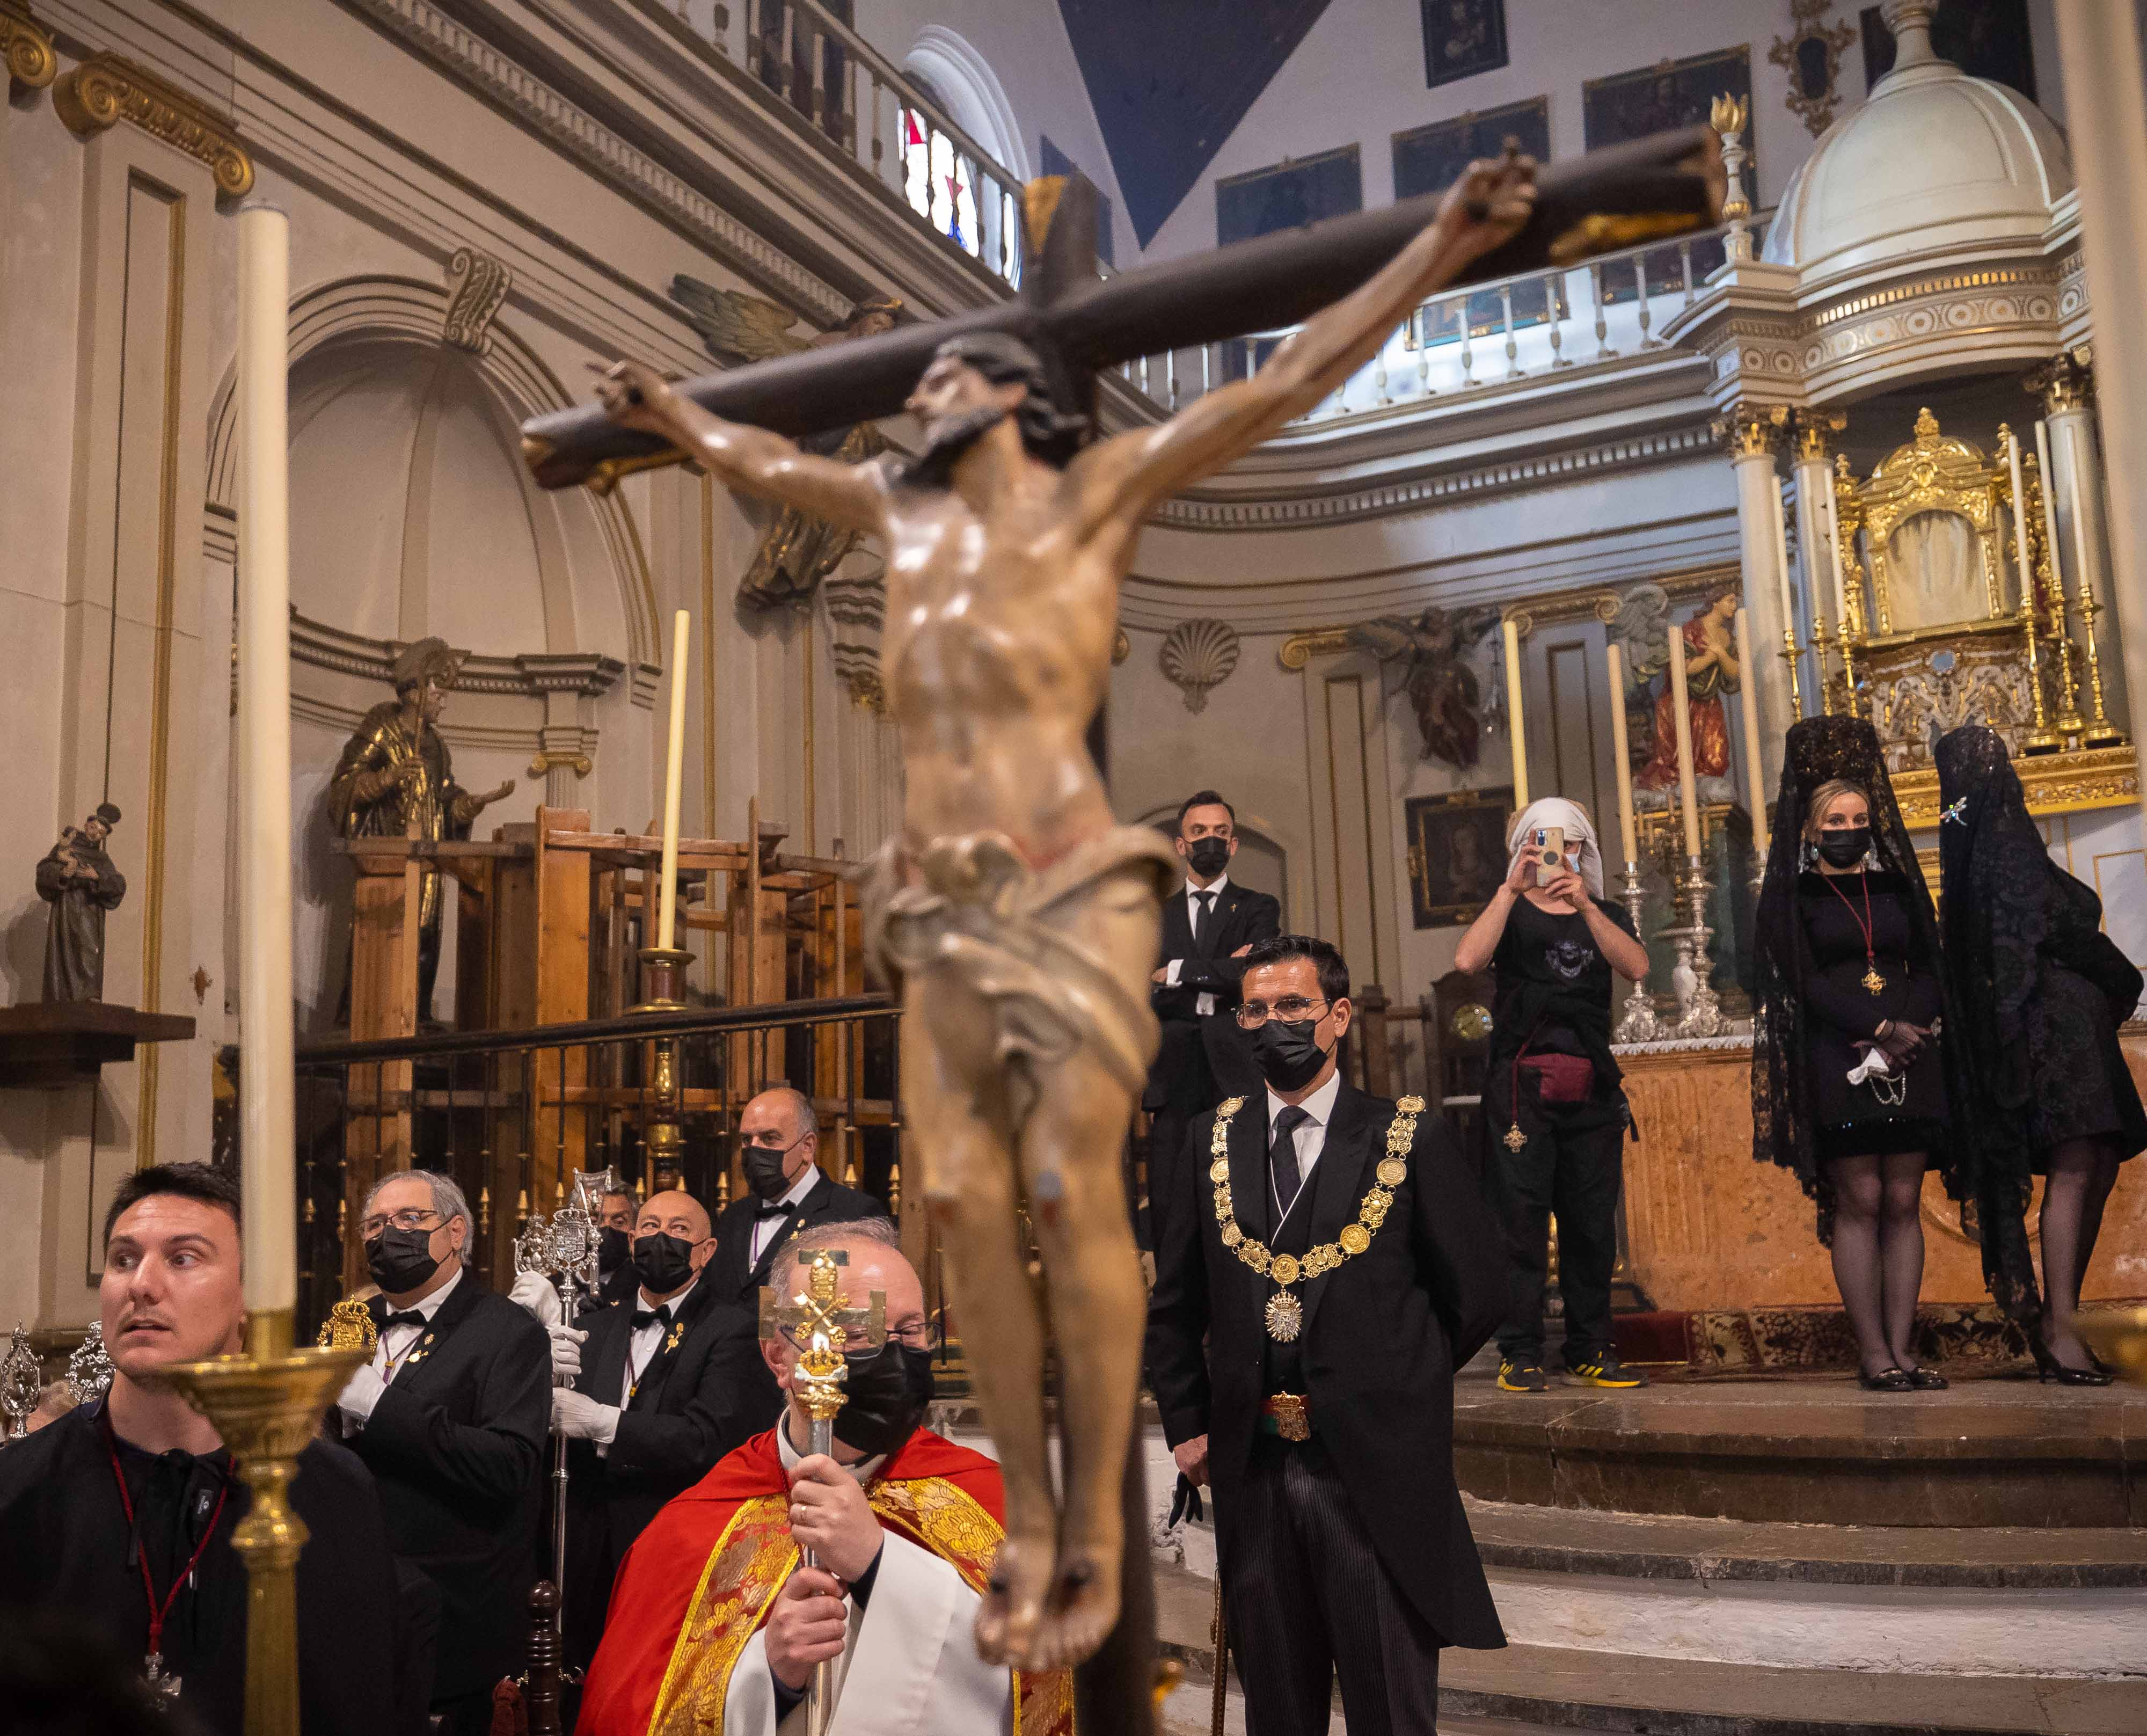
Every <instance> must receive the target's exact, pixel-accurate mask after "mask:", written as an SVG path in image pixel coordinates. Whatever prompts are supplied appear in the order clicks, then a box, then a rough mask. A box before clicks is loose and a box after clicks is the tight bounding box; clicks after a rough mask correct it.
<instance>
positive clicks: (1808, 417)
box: [1789, 410, 1849, 463]
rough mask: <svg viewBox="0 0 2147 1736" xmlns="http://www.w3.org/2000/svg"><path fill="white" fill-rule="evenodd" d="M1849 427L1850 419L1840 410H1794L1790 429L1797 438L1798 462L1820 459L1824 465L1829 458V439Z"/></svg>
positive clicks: (1791, 413)
mask: <svg viewBox="0 0 2147 1736" xmlns="http://www.w3.org/2000/svg"><path fill="white" fill-rule="evenodd" d="M1848 426H1849V418H1848V417H1847V415H1845V414H1844V413H1843V412H1841V411H1839V410H1792V411H1791V412H1790V413H1789V427H1790V429H1791V431H1792V432H1793V433H1794V434H1795V436H1796V443H1797V462H1798V463H1808V462H1809V461H1810V460H1812V459H1814V458H1815V459H1818V460H1819V462H1821V463H1824V462H1825V459H1826V457H1827V441H1828V437H1829V435H1833V434H1838V433H1840V432H1841V431H1842V430H1843V429H1844V428H1847V427H1848Z"/></svg>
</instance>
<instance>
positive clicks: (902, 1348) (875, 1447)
mask: <svg viewBox="0 0 2147 1736" xmlns="http://www.w3.org/2000/svg"><path fill="white" fill-rule="evenodd" d="M843 1360H844V1361H845V1362H846V1363H848V1370H849V1372H848V1374H847V1375H846V1376H845V1377H844V1378H843V1408H841V1409H840V1410H838V1411H837V1412H836V1413H835V1438H836V1439H837V1440H838V1441H840V1442H841V1443H843V1445H844V1446H845V1447H849V1448H854V1449H855V1450H856V1451H858V1452H859V1453H863V1454H864V1455H865V1456H866V1457H867V1458H872V1457H873V1456H875V1455H877V1454H878V1453H892V1452H893V1451H894V1449H895V1448H897V1447H899V1446H900V1445H901V1444H902V1443H903V1442H904V1441H906V1440H908V1438H910V1436H912V1435H913V1434H914V1433H917V1431H918V1428H919V1427H920V1426H921V1425H922V1424H923V1421H924V1415H925V1413H926V1411H927V1410H928V1409H929V1408H931V1404H932V1353H931V1352H930V1351H928V1350H913V1349H911V1348H910V1347H909V1346H908V1345H907V1344H905V1343H902V1341H901V1340H900V1339H898V1338H889V1339H888V1341H887V1342H886V1343H884V1344H883V1345H881V1346H880V1348H878V1350H875V1351H874V1352H873V1353H872V1354H871V1355H870V1356H852V1357H846V1358H843Z"/></svg>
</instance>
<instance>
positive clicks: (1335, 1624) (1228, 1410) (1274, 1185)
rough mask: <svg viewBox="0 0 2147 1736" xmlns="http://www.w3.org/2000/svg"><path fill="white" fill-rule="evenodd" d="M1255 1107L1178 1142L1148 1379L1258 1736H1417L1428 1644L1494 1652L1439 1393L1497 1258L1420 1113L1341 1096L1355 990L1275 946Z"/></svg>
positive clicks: (1306, 953) (1253, 1021)
mask: <svg viewBox="0 0 2147 1736" xmlns="http://www.w3.org/2000/svg"><path fill="white" fill-rule="evenodd" d="M1242 994H1243V998H1242V1001H1241V1003H1240V1005H1239V1009H1238V1015H1237V1016H1238V1022H1239V1023H1240V1024H1241V1025H1244V1027H1245V1028H1247V1029H1248V1030H1249V1032H1250V1033H1251V1035H1252V1039H1253V1053H1254V1057H1255V1058H1256V1059H1257V1061H1258V1063H1259V1068H1260V1073H1261V1074H1262V1078H1263V1084H1262V1087H1261V1089H1260V1090H1259V1093H1257V1094H1248V1095H1246V1096H1244V1097H1231V1098H1224V1100H1223V1102H1222V1103H1219V1104H1218V1105H1217V1106H1216V1108H1215V1111H1214V1113H1213V1114H1212V1115H1208V1116H1204V1117H1202V1118H1201V1119H1200V1120H1199V1121H1197V1122H1195V1123H1194V1127H1193V1140H1192V1145H1191V1149H1193V1150H1194V1151H1196V1152H1197V1153H1199V1155H1200V1157H1201V1158H1204V1160H1205V1163H1204V1167H1202V1168H1198V1169H1195V1168H1193V1167H1191V1166H1189V1167H1188V1168H1187V1171H1186V1173H1185V1174H1184V1177H1183V1178H1182V1182H1183V1185H1182V1188H1181V1190H1180V1193H1179V1198H1177V1199H1176V1200H1175V1201H1174V1203H1173V1210H1172V1212H1171V1214H1170V1218H1169V1225H1170V1239H1169V1241H1168V1242H1167V1243H1165V1244H1164V1248H1163V1250H1162V1253H1160V1255H1159V1258H1158V1259H1157V1262H1156V1284H1155V1291H1154V1295H1153V1296H1152V1297H1151V1298H1150V1301H1149V1329H1148V1362H1149V1383H1150V1385H1151V1386H1152V1387H1153V1388H1154V1392H1155V1397H1156V1403H1157V1406H1158V1407H1159V1409H1160V1410H1161V1412H1162V1413H1163V1425H1164V1434H1165V1437H1166V1438H1168V1439H1169V1442H1170V1444H1171V1450H1172V1454H1173V1456H1174V1458H1176V1460H1177V1462H1178V1468H1179V1471H1180V1473H1183V1474H1184V1476H1186V1477H1187V1478H1190V1479H1191V1480H1192V1481H1194V1483H1206V1482H1209V1481H1210V1480H1211V1479H1212V1481H1213V1482H1214V1485H1215V1490H1216V1498H1215V1523H1216V1543H1217V1548H1218V1553H1219V1563H1220V1575H1221V1579H1222V1586H1223V1598H1224V1608H1225V1610H1226V1612H1227V1615H1228V1621H1229V1633H1230V1638H1231V1643H1232V1647H1233V1649H1234V1653H1235V1654H1236V1657H1237V1661H1238V1669H1239V1674H1240V1676H1241V1677H1242V1678H1243V1679H1244V1687H1245V1700H1246V1703H1247V1704H1248V1705H1249V1706H1251V1707H1253V1708H1256V1710H1255V1713H1254V1728H1255V1729H1256V1730H1257V1731H1259V1733H1260V1736H1324V1733H1325V1731H1326V1730H1327V1729H1328V1728H1329V1718H1330V1715H1331V1712H1332V1701H1333V1693H1334V1683H1335V1681H1336V1679H1337V1678H1339V1681H1340V1684H1341V1691H1342V1703H1343V1709H1344V1718H1345V1719H1346V1721H1347V1722H1348V1723H1349V1728H1352V1729H1358V1728H1364V1729H1374V1730H1386V1731H1390V1732H1392V1733H1394V1736H1433V1733H1434V1719H1435V1717H1436V1714H1437V1712H1438V1705H1439V1648H1441V1647H1442V1646H1449V1645H1462V1646H1471V1647H1479V1648H1484V1647H1494V1646H1500V1645H1503V1644H1504V1643H1505V1637H1504V1633H1502V1632H1501V1630H1500V1628H1499V1617H1498V1612H1497V1611H1496V1610H1495V1609H1494V1608H1493V1607H1492V1603H1491V1595H1490V1590H1489V1587H1488V1586H1487V1585H1486V1584H1485V1583H1484V1570H1483V1568H1482V1566H1481V1564H1480V1563H1479V1561H1478V1559H1477V1555H1476V1546H1475V1543H1474V1539H1473V1538H1471V1536H1470V1535H1469V1521H1468V1518H1467V1516H1466V1515H1465V1514H1464V1513H1463V1511H1462V1507H1461V1496H1460V1492H1459V1488H1457V1487H1456V1485H1455V1483H1454V1432H1453V1419H1454V1369H1455V1368H1458V1367H1459V1366H1460V1365H1461V1364H1463V1363H1466V1362H1467V1361H1468V1360H1469V1358H1470V1357H1472V1356H1474V1354H1475V1353H1476V1352H1477V1350H1478V1349H1479V1348H1480V1347H1481V1346H1482V1344H1483V1343H1484V1340H1485V1339H1486V1338H1489V1336H1490V1334H1491V1330H1492V1328H1493V1327H1494V1325H1495V1324H1496V1323H1497V1321H1498V1318H1499V1311H1500V1305H1501V1303H1503V1301H1504V1281H1503V1280H1504V1268H1503V1265H1502V1261H1501V1253H1502V1248H1503V1243H1502V1241H1501V1238H1500V1236H1499V1230H1498V1228H1497V1223H1496V1220H1495V1219H1494V1217H1493V1216H1492V1214H1491V1212H1490V1210H1489V1207H1488V1206H1487V1205H1486V1204H1485V1203H1484V1196H1483V1191H1482V1184H1481V1182H1480V1179H1479V1176H1478V1175H1477V1173H1476V1170H1475V1167H1474V1164H1473V1163H1471V1162H1470V1161H1469V1158H1468V1156H1467V1154H1466V1153H1464V1151H1463V1150H1462V1148H1461V1147H1460V1146H1459V1143H1458V1142H1457V1141H1456V1140H1455V1139H1454V1136H1453V1133H1452V1132H1451V1130H1450V1129H1449V1128H1447V1126H1446V1125H1445V1124H1444V1123H1443V1122H1441V1121H1439V1119H1437V1118H1435V1117H1434V1116H1432V1115H1431V1114H1430V1113H1429V1112H1428V1111H1427V1110H1426V1108H1425V1107H1424V1101H1423V1099H1422V1098H1403V1099H1401V1101H1400V1102H1399V1103H1389V1102H1388V1101H1386V1100H1385V1099H1384V1098H1372V1097H1368V1096H1366V1095H1365V1094H1364V1093H1362V1092H1360V1091H1358V1090H1356V1089H1355V1088H1353V1087H1352V1086H1350V1085H1349V1083H1347V1081H1346V1080H1344V1078H1343V1077H1342V1075H1341V1072H1340V1069H1339V1067H1338V1065H1337V1053H1338V1050H1339V1047H1340V1044H1341V1041H1342V1038H1344V1035H1346V1034H1347V1033H1348V1031H1349V1024H1350V1019H1351V1008H1350V1004H1349V967H1348V966H1347V965H1346V964H1344V963H1343V959H1342V955H1341V954H1340V953H1338V952H1336V951H1335V950H1334V948H1333V947H1331V946H1329V944H1328V943H1326V942H1325V941H1324V940H1314V939H1310V938H1307V937H1305V936H1303V935H1290V934H1286V935H1283V936H1280V937H1279V938H1275V939H1274V940H1267V941H1262V942H1259V943H1257V944H1256V945H1255V946H1254V948H1253V949H1252V951H1251V952H1250V953H1248V954H1247V955H1246V958H1245V973H1244V983H1243V988H1242Z"/></svg>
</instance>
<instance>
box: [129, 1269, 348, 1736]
mask: <svg viewBox="0 0 2147 1736" xmlns="http://www.w3.org/2000/svg"><path fill="white" fill-rule="evenodd" d="M367 1354H368V1353H367V1351H366V1350H365V1348H363V1346H362V1345H351V1346H349V1347H348V1348H338V1349H319V1348H309V1349H305V1350H295V1349H293V1348H292V1338H291V1310H290V1309H288V1308H276V1309H273V1310H271V1311H269V1312H268V1313H258V1314H249V1315H248V1317H247V1321H246V1348H245V1349H244V1350H243V1351H242V1352H240V1353H238V1355H236V1356H219V1357H213V1358H211V1359H210V1360H208V1362H203V1363H181V1364H180V1365H179V1366H178V1367H176V1368H173V1369H172V1370H171V1371H170V1372H169V1374H168V1378H169V1379H170V1381H171V1383H172V1384H173V1386H175V1387H177V1388H178V1389H179V1390H180V1391H181V1392H183V1393H185V1394H186V1396H187V1399H188V1403H191V1404H192V1405H193V1407H194V1408H195V1409H196V1410H198V1411H199V1412H200V1413H202V1414H203V1416H205V1417H207V1418H208V1419H209V1421H210V1422H211V1423H213V1424H215V1426H216V1432H217V1433H218V1435H220V1436H222V1437H223V1444H224V1445H225V1447H226V1448H228V1449H229V1451H230V1453H231V1455H232V1457H233V1458H235V1459H236V1460H237V1461H238V1474H239V1476H240V1477H241V1478H243V1480H244V1482H245V1483H246V1486H247V1488H248V1489H249V1490H250V1491H251V1492H252V1493H253V1501H252V1503H250V1504H249V1505H248V1508H247V1510H246V1517H245V1518H243V1519H241V1520H240V1521H239V1522H238V1528H237V1529H236V1530H235V1531H233V1533H232V1534H231V1546H232V1548H234V1549H236V1550H237V1551H238V1558H239V1559H240V1560H241V1561H243V1562H244V1563H245V1564H246V1587H247V1589H246V1736H298V1552H299V1550H300V1549H302V1548H304V1547H305V1543H306V1527H305V1524H304V1522H303V1520H301V1519H300V1518H298V1514H297V1513H293V1511H292V1510H291V1502H290V1485H291V1478H293V1476H294V1475H295V1474H297V1472H298V1454H299V1453H301V1452H302V1451H303V1450H304V1448H305V1445H306V1443H307V1442H308V1441H310V1440H311V1439H312V1438H313V1434H314V1432H315V1431H316V1430H317V1429H318V1428H319V1427H320V1424H321V1418H322V1415H323V1413H325V1412H326V1411H327V1409H328V1406H329V1404H330V1403H332V1402H333V1400H334V1398H335V1396H336V1394H337V1393H340V1392H341V1391H342V1390H343V1386H344V1384H345V1383H347V1382H348V1380H349V1378H350V1377H351V1376H352V1375H353V1373H356V1372H357V1370H358V1365H359V1364H360V1363H363V1362H364V1361H365V1359H366V1357H367Z"/></svg>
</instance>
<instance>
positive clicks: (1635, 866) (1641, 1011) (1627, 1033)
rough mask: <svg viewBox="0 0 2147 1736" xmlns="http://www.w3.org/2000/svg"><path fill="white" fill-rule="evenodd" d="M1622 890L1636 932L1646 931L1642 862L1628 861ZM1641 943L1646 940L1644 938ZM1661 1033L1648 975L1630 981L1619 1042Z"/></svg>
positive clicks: (1649, 1039) (1650, 1039)
mask: <svg viewBox="0 0 2147 1736" xmlns="http://www.w3.org/2000/svg"><path fill="white" fill-rule="evenodd" d="M1619 895H1620V897H1621V898H1623V900H1624V905H1625V912H1626V914H1627V915H1629V916H1630V917H1631V918H1633V932H1634V933H1635V934H1643V933H1646V932H1647V931H1646V930H1645V929H1644V928H1642V927H1641V917H1642V914H1643V913H1644V911H1645V910H1646V908H1647V902H1648V900H1647V894H1646V893H1644V892H1643V891H1642V890H1641V889H1640V864H1639V863H1637V862H1628V863H1626V864H1625V873H1624V878H1623V879H1622V880H1621V881H1620V883H1619ZM1642 944H1645V943H1644V942H1643V943H1642ZM1661 1034H1662V1025H1661V1022H1660V1021H1659V1020H1658V1019H1657V1018H1656V1017H1655V1001H1654V996H1653V995H1651V994H1649V993H1648V979H1647V978H1645V977H1643V978H1640V980H1639V982H1637V983H1629V984H1628V985H1627V986H1626V990H1625V1010H1624V1014H1623V1015H1622V1016H1621V1017H1620V1018H1619V1020H1618V1041H1619V1042H1620V1043H1652V1042H1654V1040H1655V1038H1658V1037H1659V1036H1660V1035H1661Z"/></svg>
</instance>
